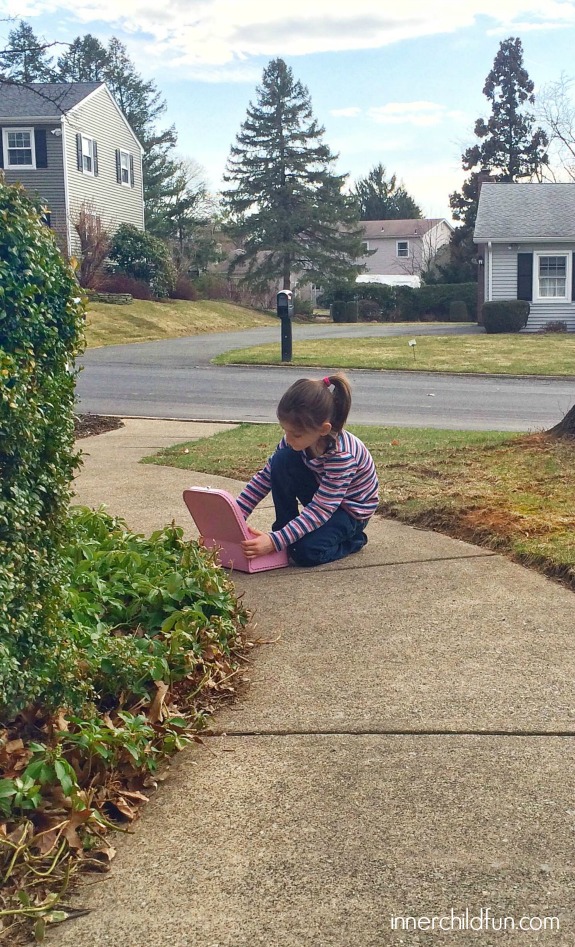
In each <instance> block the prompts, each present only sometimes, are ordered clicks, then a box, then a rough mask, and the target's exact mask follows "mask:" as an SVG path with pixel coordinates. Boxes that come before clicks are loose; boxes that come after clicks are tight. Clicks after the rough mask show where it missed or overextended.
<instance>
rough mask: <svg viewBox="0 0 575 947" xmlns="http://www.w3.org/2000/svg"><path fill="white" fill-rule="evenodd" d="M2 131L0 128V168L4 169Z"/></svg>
mask: <svg viewBox="0 0 575 947" xmlns="http://www.w3.org/2000/svg"><path fill="white" fill-rule="evenodd" d="M3 139H4V129H3V128H0V168H3V167H4V141H3Z"/></svg>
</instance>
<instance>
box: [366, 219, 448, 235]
mask: <svg viewBox="0 0 575 947" xmlns="http://www.w3.org/2000/svg"><path fill="white" fill-rule="evenodd" d="M442 221H443V217H425V218H424V219H423V220H418V219H414V220H362V221H361V227H362V229H363V232H364V233H365V236H366V238H367V239H368V240H375V239H376V238H380V239H383V238H385V237H395V238H399V239H400V240H401V239H402V238H405V237H422V236H423V234H426V233H427V232H428V231H429V230H432V229H433V227H436V226H437V224H440V223H441V222H442ZM444 222H445V223H447V221H444ZM448 226H449V224H448Z"/></svg>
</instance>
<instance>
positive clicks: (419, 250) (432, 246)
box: [360, 221, 451, 276]
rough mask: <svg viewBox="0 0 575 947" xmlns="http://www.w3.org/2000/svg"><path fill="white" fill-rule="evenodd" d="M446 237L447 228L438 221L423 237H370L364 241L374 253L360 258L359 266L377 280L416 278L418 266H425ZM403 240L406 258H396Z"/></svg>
mask: <svg viewBox="0 0 575 947" xmlns="http://www.w3.org/2000/svg"><path fill="white" fill-rule="evenodd" d="M450 234H451V231H450V229H449V227H448V226H447V224H445V223H444V222H443V221H442V222H441V223H440V224H439V225H438V226H436V227H433V228H432V229H431V230H429V231H428V232H427V233H426V234H424V235H423V236H419V235H417V236H416V235H415V234H411V235H406V236H402V237H396V236H383V235H382V236H381V237H377V236H376V237H372V236H370V237H369V238H366V240H367V242H368V244H369V249H370V250H375V253H373V254H371V255H370V256H366V257H362V259H361V261H360V262H361V263H364V264H365V266H366V270H365V272H366V273H374V274H376V275H380V276H419V274H420V273H421V270H422V268H424V267H422V262H423V264H425V263H427V262H428V258H429V257H430V255H433V253H436V252H437V251H438V250H439V249H440V248H441V247H442V246H444V245H445V244H446V243H448V242H449V238H450ZM405 240H407V242H408V244H409V256H407V257H398V256H397V243H398V241H405ZM432 251H433V253H432Z"/></svg>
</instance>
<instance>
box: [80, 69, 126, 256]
mask: <svg viewBox="0 0 575 947" xmlns="http://www.w3.org/2000/svg"><path fill="white" fill-rule="evenodd" d="M78 133H81V134H83V135H86V136H88V137H90V138H93V139H94V140H95V141H96V143H97V146H98V174H97V175H95V176H92V175H90V174H85V173H83V172H82V171H79V170H78V164H77V155H76V135H77V134H78ZM117 149H121V150H122V151H127V152H128V153H129V154H130V155H131V156H132V158H133V163H134V186H133V187H128V186H126V185H125V184H119V183H118V182H117V178H116V150H117ZM66 171H67V179H68V201H69V213H70V220H71V221H72V223H73V221H74V220H75V219H76V218H77V216H78V212H79V210H80V207H81V205H82V203H83V202H88V203H90V204H91V205H92V206H93V208H94V213H96V214H98V216H99V217H100V218H101V219H102V223H103V225H104V227H105V228H106V229H107V230H108V231H109V232H110V233H113V232H114V231H115V230H116V229H117V227H118V226H119V224H120V223H127V224H133V225H134V226H135V227H138V228H139V229H140V230H143V228H144V220H143V202H142V155H141V150H140V146H139V144H138V143H137V141H136V139H135V137H134V136H133V135H132V134H131V132H130V130H129V128H128V127H127V126H126V124H125V122H124V121H123V120H122V118H121V116H120V115H119V114H118V111H117V109H116V108H115V106H114V104H113V102H112V101H111V99H110V96H109V94H108V93H107V91H106V90H105V89H104V88H102V89H98V90H97V91H96V92H95V93H94V94H93V95H91V96H90V97H89V98H87V99H86V100H85V101H84V102H81V103H80V104H79V105H78V106H76V107H75V108H74V109H73V110H71V111H70V112H69V113H68V114H67V115H66ZM70 230H71V241H72V252H74V253H77V252H79V249H80V248H79V245H78V237H77V235H76V232H75V229H74V227H73V226H71V228H70Z"/></svg>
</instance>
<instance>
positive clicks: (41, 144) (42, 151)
mask: <svg viewBox="0 0 575 947" xmlns="http://www.w3.org/2000/svg"><path fill="white" fill-rule="evenodd" d="M34 147H35V149H36V167H37V168H47V167H48V151H47V149H46V129H45V128H35V129H34Z"/></svg>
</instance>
